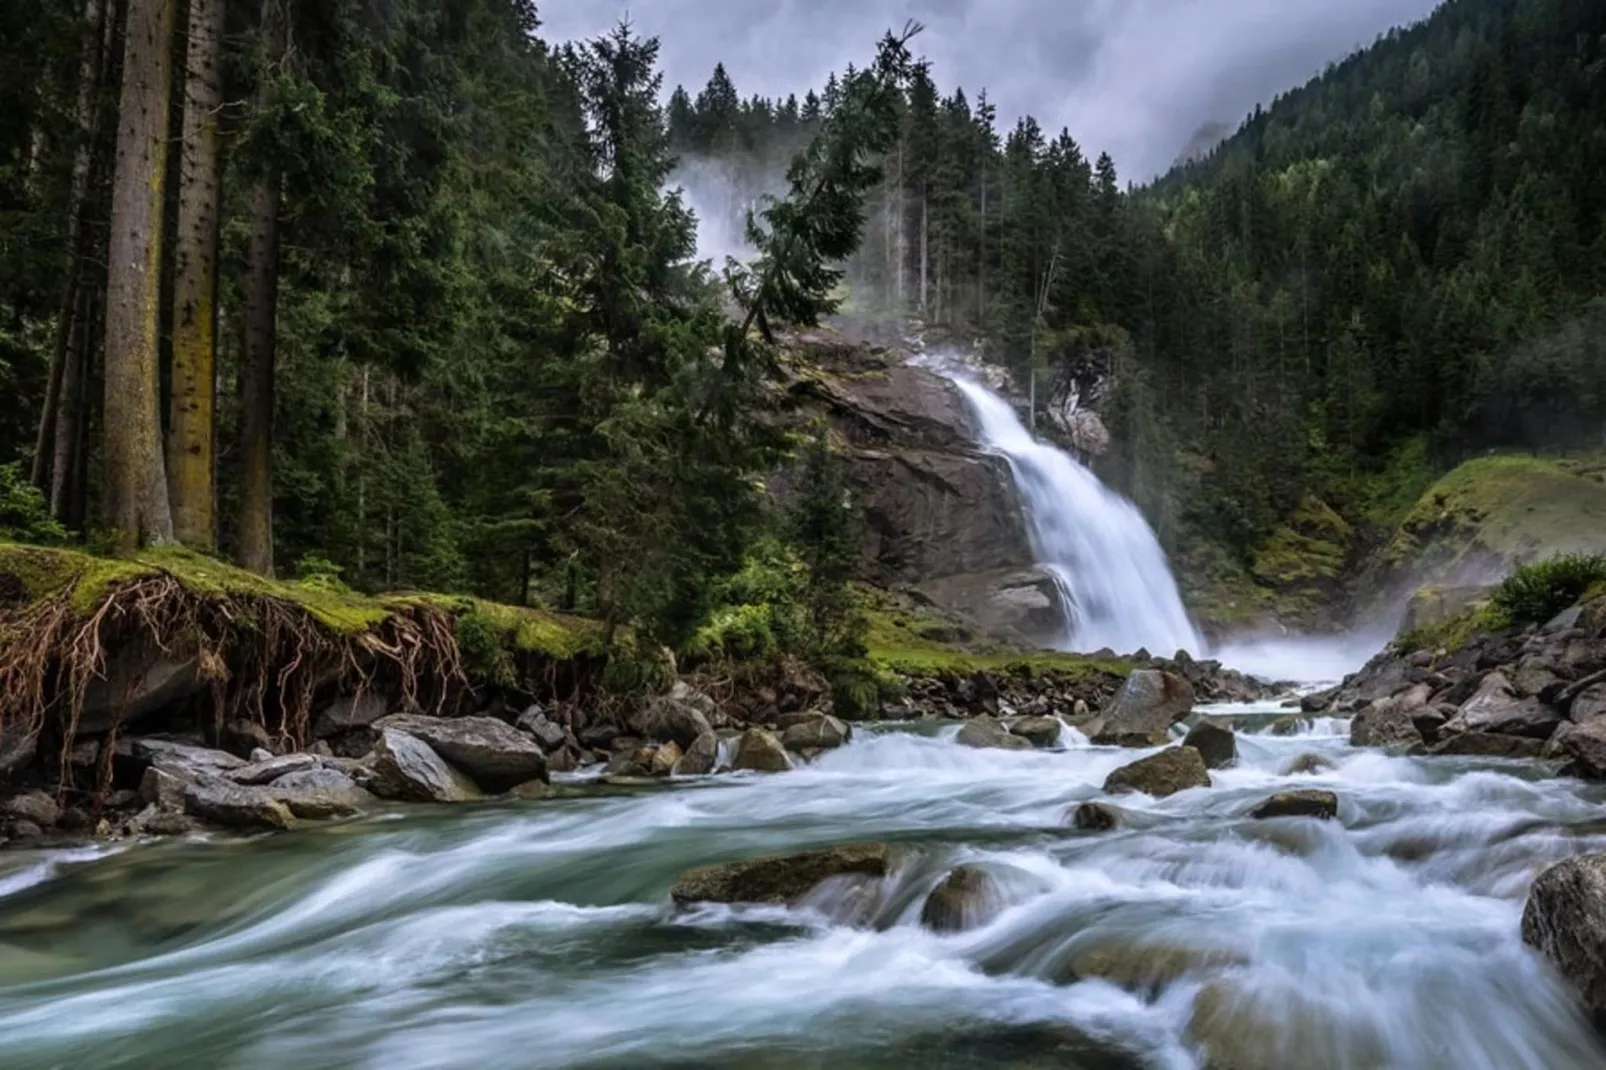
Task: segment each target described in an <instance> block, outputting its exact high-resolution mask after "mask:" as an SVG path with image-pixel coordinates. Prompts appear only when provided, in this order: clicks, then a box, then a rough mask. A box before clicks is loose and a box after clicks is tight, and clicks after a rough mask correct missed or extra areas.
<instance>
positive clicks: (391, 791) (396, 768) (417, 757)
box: [371, 726, 505, 803]
mask: <svg viewBox="0 0 1606 1070" xmlns="http://www.w3.org/2000/svg"><path fill="white" fill-rule="evenodd" d="M504 727H505V726H504ZM371 787H372V788H373V791H374V793H375V794H376V795H379V796H380V797H382V798H386V799H405V800H408V801H411V802H441V803H450V802H471V801H473V800H475V799H480V798H483V797H484V795H483V793H482V792H481V791H480V789H479V786H478V785H477V784H475V782H474V781H473V780H471V779H469V777H468V776H466V775H465V774H463V773H462V772H460V771H459V770H458V769H456V768H455V767H454V766H452V764H451V763H450V762H448V761H447V760H446V759H445V758H443V757H441V756H440V754H438V753H437V752H436V751H435V750H434V749H433V748H432V747H430V745H429V744H428V743H425V742H424V741H423V740H421V739H417V738H415V737H413V736H411V735H409V734H408V733H406V732H403V731H401V730H400V729H398V728H383V729H381V730H380V733H379V740H378V742H376V743H375V744H374V763H373V770H372V779H371Z"/></svg>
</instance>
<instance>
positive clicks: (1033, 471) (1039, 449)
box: [949, 375, 1204, 655]
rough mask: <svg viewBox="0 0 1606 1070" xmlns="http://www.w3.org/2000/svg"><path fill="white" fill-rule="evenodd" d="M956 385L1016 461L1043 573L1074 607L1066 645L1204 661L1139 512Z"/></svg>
mask: <svg viewBox="0 0 1606 1070" xmlns="http://www.w3.org/2000/svg"><path fill="white" fill-rule="evenodd" d="M949 378H950V379H951V380H952V381H953V382H954V384H955V385H956V386H958V387H959V389H960V390H961V391H962V392H963V393H964V395H965V399H966V400H967V401H968V402H969V403H970V407H971V410H972V411H973V412H974V413H975V415H976V423H977V425H978V429H979V432H980V437H981V440H982V443H983V444H984V445H985V446H987V447H988V448H989V449H991V450H994V451H996V452H997V453H999V454H1000V455H1001V456H1003V457H1004V458H1005V459H1007V460H1008V461H1009V466H1010V469H1011V471H1012V472H1013V473H1014V476H1015V487H1016V489H1017V490H1018V491H1019V492H1020V496H1021V505H1022V508H1023V509H1024V511H1025V514H1026V522H1027V530H1028V532H1029V534H1030V536H1031V541H1032V551H1033V553H1034V555H1035V556H1036V558H1037V563H1038V566H1039V567H1040V568H1042V569H1043V570H1044V571H1046V572H1048V573H1049V574H1050V575H1052V576H1053V577H1054V579H1055V581H1056V582H1057V583H1058V584H1059V586H1060V590H1061V592H1062V594H1063V595H1064V598H1065V602H1066V607H1067V612H1068V613H1069V616H1070V619H1069V622H1068V626H1067V629H1066V634H1065V636H1064V638H1063V642H1062V643H1061V645H1062V646H1063V647H1064V648H1065V649H1066V650H1076V651H1083V652H1086V651H1093V650H1100V649H1103V648H1105V647H1109V648H1110V649H1112V650H1116V651H1119V652H1121V653H1131V652H1132V651H1135V650H1137V649H1139V648H1140V647H1141V648H1143V649H1147V650H1149V651H1150V652H1152V653H1155V654H1162V655H1168V654H1172V653H1175V652H1176V651H1178V650H1186V651H1187V652H1188V653H1190V654H1200V653H1202V652H1203V650H1204V641H1203V639H1201V637H1200V635H1199V632H1198V630H1197V629H1196V628H1195V627H1194V626H1193V621H1192V620H1190V619H1189V617H1188V611H1187V610H1186V609H1185V608H1184V607H1183V605H1182V597H1181V595H1179V594H1178V593H1177V582H1176V579H1175V578H1174V577H1173V576H1172V575H1171V568H1170V566H1169V565H1168V564H1167V563H1166V557H1165V551H1164V550H1162V549H1161V548H1160V542H1159V540H1158V539H1156V538H1155V536H1154V531H1153V530H1152V529H1151V528H1150V527H1149V524H1148V521H1146V520H1144V519H1143V514H1142V513H1141V512H1139V511H1138V507H1137V506H1135V505H1133V504H1132V503H1131V502H1130V501H1128V500H1127V499H1125V498H1123V497H1122V496H1121V495H1119V494H1117V493H1116V492H1115V491H1113V490H1111V489H1110V488H1109V487H1106V486H1105V485H1104V484H1103V483H1101V482H1100V481H1099V478H1098V476H1096V475H1094V474H1093V473H1092V472H1091V471H1089V470H1088V469H1087V467H1086V466H1084V465H1082V464H1080V463H1078V462H1077V461H1076V460H1075V458H1073V457H1071V456H1070V455H1069V454H1067V453H1065V452H1064V451H1062V450H1058V449H1055V448H1054V447H1053V446H1049V445H1046V444H1044V443H1042V442H1039V441H1037V440H1036V439H1035V438H1033V437H1032V433H1031V432H1030V431H1028V430H1027V429H1026V427H1025V426H1024V425H1023V424H1022V423H1021V422H1020V418H1019V417H1018V416H1016V415H1015V410H1014V408H1012V407H1011V406H1010V404H1009V402H1007V401H1005V400H1004V399H1003V398H1001V397H999V396H998V395H997V394H995V393H993V392H992V391H990V390H988V389H987V388H986V387H984V386H982V385H980V384H979V383H976V382H974V381H973V380H970V379H967V378H965V377H964V376H962V375H950V376H949Z"/></svg>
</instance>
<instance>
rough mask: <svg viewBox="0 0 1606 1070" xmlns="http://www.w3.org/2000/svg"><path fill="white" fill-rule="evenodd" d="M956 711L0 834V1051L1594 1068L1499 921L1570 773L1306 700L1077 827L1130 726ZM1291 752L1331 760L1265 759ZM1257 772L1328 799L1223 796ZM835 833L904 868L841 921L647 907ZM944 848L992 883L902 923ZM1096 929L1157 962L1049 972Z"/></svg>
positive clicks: (74, 1064)
mask: <svg viewBox="0 0 1606 1070" xmlns="http://www.w3.org/2000/svg"><path fill="white" fill-rule="evenodd" d="M1234 712H1240V713H1241V712H1244V708H1238V709H1237V710H1235V711H1234ZM1259 712H1261V713H1270V712H1271V711H1270V709H1269V708H1263V709H1261V710H1260V711H1259ZM1251 720H1252V721H1257V720H1258V721H1260V722H1264V718H1251ZM953 731H954V729H953V728H952V727H951V726H950V727H929V726H928V727H923V728H919V729H911V728H908V727H907V726H906V727H902V728H900V727H898V726H889V727H887V728H884V729H881V730H879V731H876V732H873V733H872V732H862V733H860V735H859V736H858V738H857V739H856V740H855V741H854V742H852V743H851V744H850V745H848V746H847V747H845V748H843V749H841V750H839V751H836V752H833V753H830V754H828V755H826V756H825V757H823V758H822V759H821V760H820V761H818V762H817V763H816V764H815V765H813V766H811V767H808V768H805V769H801V770H797V771H794V772H791V773H785V774H780V775H776V776H770V777H763V776H747V775H736V776H721V777H716V778H710V779H707V780H703V781H699V782H693V783H688V784H685V785H681V786H670V787H650V788H649V787H641V788H632V787H620V786H608V785H604V784H602V783H600V782H598V781H594V780H586V779H584V778H569V779H567V780H566V782H565V787H564V792H563V793H562V797H559V798H554V799H548V800H544V801H541V802H533V803H519V804H490V805H483V806H476V807H461V808H444V807H443V808H411V809H397V810H395V811H391V812H387V813H384V814H380V815H376V816H373V817H369V818H366V819H363V820H359V821H355V822H352V823H347V824H342V825H336V826H330V827H321V828H309V829H306V830H304V831H296V832H292V833H288V834H280V835H275V836H267V837H259V838H250V839H226V838H218V839H210V840H206V839H196V840H189V841H169V842H159V843H151V844H146V845H141V846H134V847H127V848H123V849H120V850H107V851H104V852H102V851H91V850H85V851H82V852H78V853H69V854H65V855H53V856H43V855H40V856H31V857H30V856H28V855H24V854H20V853H19V854H14V855H9V856H3V857H4V863H3V865H4V866H5V867H6V868H5V869H4V870H3V871H0V1066H4V1067H7V1068H8V1070H22V1068H32V1067H40V1068H43V1067H61V1068H74V1070H76V1068H89V1067H93V1068H96V1070H113V1068H119V1067H158V1066H159V1067H165V1068H174V1067H181V1068H189V1067H207V1068H213V1067H215V1068H231V1070H246V1068H252V1070H257V1068H262V1070H266V1068H281V1067H297V1068H301V1070H315V1068H330V1070H333V1068H374V1070H415V1068H416V1070H424V1068H434V1070H438V1068H455V1067H463V1068H481V1070H487V1068H502V1067H506V1068H527V1067H587V1068H603V1067H607V1068H619V1070H624V1068H635V1067H679V1068H686V1070H690V1068H693V1067H696V1068H719V1070H737V1068H753V1067H761V1068H776V1070H824V1068H826V1067H830V1068H833V1070H835V1068H866V1070H869V1068H893V1067H922V1068H924V1067H935V1068H945V1067H952V1068H958V1067H975V1068H983V1067H986V1068H991V1067H1000V1068H1002V1067H1011V1068H1027V1067H1048V1066H1056V1067H1087V1068H1090V1070H1091V1068H1098V1070H1114V1068H1126V1067H1166V1068H1171V1067H1176V1068H1182V1067H1194V1066H1200V1065H1203V1063H1202V1060H1201V1057H1200V1055H1199V1052H1198V1050H1197V1048H1196V1046H1195V1042H1196V1041H1198V1040H1209V1039H1210V1038H1211V1037H1212V1036H1213V1037H1215V1040H1214V1043H1216V1044H1217V1045H1218V1047H1217V1048H1216V1049H1215V1050H1216V1053H1217V1058H1216V1060H1215V1061H1214V1062H1213V1063H1212V1065H1215V1066H1221V1067H1229V1066H1230V1067H1233V1068H1235V1070H1236V1068H1239V1067H1242V1068H1246V1070H1247V1068H1249V1067H1260V1066H1266V1067H1300V1068H1315V1070H1321V1068H1335V1070H1336V1068H1341V1067H1342V1068H1360V1067H1443V1068H1457V1070H1476V1068H1488V1070H1518V1068H1527V1067H1532V1068H1536V1070H1537V1068H1544V1070H1564V1068H1569V1067H1596V1066H1603V1065H1606V1056H1603V1053H1602V1051H1601V1050H1600V1048H1598V1047H1597V1045H1596V1042H1595V1040H1594V1039H1592V1034H1591V1032H1590V1031H1589V1029H1588V1028H1587V1027H1586V1026H1585V1024H1584V1023H1583V1022H1582V1021H1581V1020H1580V1019H1579V1017H1578V1016H1577V1014H1576V1013H1575V1012H1574V1011H1573V1009H1572V1007H1571V1005H1570V1003H1569V1001H1568V999H1567V997H1566V996H1565V995H1564V994H1563V992H1562V991H1561V990H1560V989H1559V988H1558V986H1557V985H1556V984H1555V983H1554V982H1553V981H1552V980H1551V979H1550V978H1549V977H1548V976H1547V974H1546V972H1545V970H1544V968H1543V967H1542V966H1541V964H1540V962H1539V961H1538V960H1537V959H1536V958H1535V957H1534V956H1533V955H1531V954H1529V953H1528V952H1527V951H1526V950H1525V949H1524V948H1523V947H1522V945H1521V943H1520V941H1519V939H1518V919H1519V916H1520V913H1521V909H1522V902H1523V896H1524V893H1525V890H1526V888H1527V885H1528V884H1529V882H1530V880H1531V879H1532V877H1533V875H1534V873H1535V871H1536V869H1537V868H1538V867H1540V866H1542V865H1543V864H1545V863H1547V862H1549V861H1552V860H1555V859H1559V858H1562V857H1564V856H1566V855H1569V854H1573V853H1576V852H1579V851H1584V850H1599V849H1602V848H1606V824H1603V822H1602V821H1601V818H1600V814H1601V808H1600V807H1601V803H1602V801H1603V792H1602V790H1601V789H1600V788H1597V787H1591V786H1587V785H1585V784H1583V783H1581V782H1577V781H1571V780H1562V779H1548V778H1546V777H1544V776H1542V775H1541V774H1540V772H1539V771H1538V770H1537V769H1536V768H1534V767H1525V766H1520V765H1503V764H1501V763H1498V762H1488V761H1482V762H1479V761H1471V760H1459V759H1434V760H1417V759H1409V758H1400V757H1390V756H1387V755H1385V754H1383V753H1380V752H1372V751H1361V750H1355V749H1351V748H1350V747H1349V745H1348V743H1347V742H1346V741H1345V725H1344V723H1343V722H1342V721H1331V720H1319V721H1316V722H1314V723H1313V724H1311V725H1310V726H1309V727H1308V728H1307V729H1306V731H1305V732H1304V734H1302V735H1299V736H1294V737H1277V736H1272V735H1267V734H1257V733H1256V732H1255V731H1253V730H1249V731H1246V732H1243V733H1241V734H1240V737H1239V749H1240V761H1239V764H1238V766H1237V767H1236V768H1233V769H1229V770H1226V771H1222V772H1218V773H1216V774H1215V779H1216V786H1215V787H1213V788H1211V789H1208V790H1206V789H1198V790H1193V791H1188V792H1184V793H1181V794H1178V795H1174V796H1172V797H1170V798H1167V799H1163V800H1158V801H1156V800H1151V799H1148V798H1147V797H1139V796H1128V797H1125V798H1123V799H1121V800H1119V803H1120V805H1122V806H1123V808H1124V809H1125V810H1126V812H1127V815H1128V825H1127V827H1125V828H1123V829H1119V830H1116V831H1110V832H1097V833H1086V832H1078V831H1073V830H1072V829H1070V828H1069V827H1068V825H1067V824H1066V821H1065V814H1066V811H1067V808H1068V807H1071V806H1073V805H1074V804H1076V803H1078V802H1079V801H1081V800H1087V799H1093V798H1098V797H1100V796H1101V792H1100V784H1101V783H1102V781H1103V779H1104V777H1105V776H1106V774H1108V773H1109V771H1110V770H1112V769H1114V768H1116V767H1117V766H1118V765H1121V764H1123V763H1125V762H1128V761H1131V760H1133V759H1134V758H1135V757H1137V756H1138V752H1132V751H1120V750H1114V749H1107V748H1094V747H1091V746H1088V745H1086V744H1085V742H1083V741H1082V740H1080V739H1079V738H1078V737H1077V736H1076V735H1075V734H1074V733H1071V732H1069V731H1068V732H1067V734H1066V738H1065V739H1064V740H1063V741H1062V742H1063V743H1064V744H1067V746H1065V747H1064V748H1063V749H1060V750H1053V751H1037V752H1025V753H1022V752H1016V751H982V750H972V749H968V748H965V747H961V746H959V745H958V744H956V743H954V742H953V741H952V734H953ZM1306 754H1316V755H1320V756H1323V757H1325V758H1326V759H1328V760H1329V761H1330V762H1332V763H1333V766H1332V768H1330V769H1327V770H1325V771H1323V772H1320V773H1318V774H1316V775H1299V776H1287V775H1285V774H1284V770H1286V769H1287V768H1288V766H1289V765H1290V764H1291V763H1292V762H1293V761H1294V760H1295V759H1296V758H1299V757H1300V756H1302V755H1306ZM560 779H562V778H560ZM1290 786H1298V787H1323V788H1329V789H1331V790H1333V791H1336V792H1337V793H1338V794H1339V796H1340V799H1341V811H1340V819H1339V820H1338V821H1336V822H1319V821H1315V820H1310V819H1283V820H1274V821H1261V822H1255V821H1250V820H1247V819H1246V818H1244V817H1243V816H1242V815H1243V814H1244V812H1245V811H1246V810H1248V809H1249V808H1250V807H1251V806H1252V805H1254V804H1255V803H1256V802H1257V801H1259V800H1260V799H1262V798H1264V797H1265V796H1266V795H1267V794H1268V793H1270V792H1272V791H1274V790H1277V789H1279V788H1285V787H1290ZM862 839H880V840H888V841H892V842H894V843H896V844H898V845H899V846H900V847H901V848H902V850H903V852H904V858H905V859H906V861H905V862H904V864H903V865H902V867H901V869H900V870H899V871H898V872H896V873H895V874H894V876H893V877H892V878H890V879H889V882H888V885H889V886H888V887H887V888H886V889H884V891H883V893H882V895H881V898H880V899H879V900H877V901H876V902H874V903H872V904H870V905H869V906H868V907H865V906H864V904H862V903H861V904H860V909H861V913H862V912H863V911H864V910H868V913H867V914H864V916H862V917H861V918H860V919H859V921H860V924H857V925H853V924H846V923H844V921H843V917H842V915H843V911H844V910H845V906H844V904H843V903H841V902H836V901H833V900H832V899H831V898H830V897H822V898H820V899H819V900H818V901H817V902H815V903H813V904H811V905H809V906H807V907H803V908H799V909H797V910H787V909H783V908H779V907H769V908H727V907H706V908H702V909H698V910H695V911H690V912H676V911H675V910H674V909H673V908H672V907H671V906H670V902H669V899H668V895H667V893H668V889H669V887H670V885H671V883H672V882H673V880H674V878H675V875H676V874H677V873H678V872H679V871H681V870H683V869H685V868H687V867H690V866H694V865H698V864H702V863H707V862H713V861H719V860H725V859H731V858H736V857H741V856H746V855H751V854H757V853H764V852H778V851H789V850H793V849H798V848H806V847H811V846H817V845H827V844H835V843H841V842H845V841H851V840H862ZM961 861H965V862H973V863H977V864H979V865H981V866H983V867H985V868H986V869H987V870H988V871H989V872H990V873H992V874H993V875H994V877H995V879H996V882H997V884H998V886H999V888H1000V889H1001V890H1002V892H1003V900H1004V901H1003V903H1002V904H1001V912H1000V913H998V914H997V916H996V917H994V918H993V919H992V920H991V921H990V922H989V923H988V924H986V925H985V926H984V927H983V928H980V929H978V930H975V931H971V932H967V933H960V934H953V935H937V934H934V933H931V932H928V931H926V930H924V929H922V928H921V927H920V926H919V924H918V917H919V912H920V906H921V900H922V897H923V895H924V893H925V892H926V891H927V890H928V889H929V888H930V887H931V886H932V885H933V884H935V883H936V882H937V881H938V880H939V879H940V878H941V876H942V875H943V873H944V872H945V871H946V870H947V869H948V868H949V867H950V866H951V865H953V864H955V863H957V862H961ZM1090 955H1092V956H1093V957H1092V958H1090V957H1089V956H1090ZM1099 955H1102V956H1103V957H1104V960H1105V961H1106V962H1110V961H1113V962H1116V963H1122V962H1125V963H1136V964H1138V965H1137V967H1134V968H1138V969H1139V972H1141V968H1142V965H1143V964H1144V963H1151V964H1152V963H1162V964H1163V963H1166V962H1172V963H1179V964H1180V965H1178V966H1176V967H1175V968H1161V970H1160V973H1161V974H1164V975H1165V976H1164V977H1162V979H1161V980H1160V981H1159V982H1158V983H1154V984H1149V985H1147V986H1139V987H1136V988H1133V989H1130V990H1129V989H1124V988H1120V987H1116V986H1115V985H1113V984H1111V983H1109V982H1107V981H1104V980H1078V979H1077V976H1078V973H1079V972H1080V973H1082V974H1085V973H1086V972H1088V971H1087V970H1086V969H1085V968H1084V967H1085V966H1086V964H1087V963H1089V962H1092V961H1096V960H1097V958H1098V956H1099ZM1189 967H1191V969H1190V968H1189ZM1105 975H1108V971H1107V970H1106V973H1105ZM1190 1022H1194V1023H1195V1025H1194V1026H1193V1027H1190ZM1223 1045H1224V1046H1225V1047H1223ZM1228 1049H1231V1050H1230V1051H1229V1050H1228Z"/></svg>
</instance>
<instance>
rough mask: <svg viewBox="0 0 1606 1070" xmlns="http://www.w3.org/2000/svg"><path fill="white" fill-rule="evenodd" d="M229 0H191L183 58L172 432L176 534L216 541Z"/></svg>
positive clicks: (197, 542)
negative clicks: (216, 367) (222, 131)
mask: <svg viewBox="0 0 1606 1070" xmlns="http://www.w3.org/2000/svg"><path fill="white" fill-rule="evenodd" d="M222 50H223V0H190V25H189V48H188V50H187V51H186V53H185V64H184V148H183V158H182V160H181V163H180V172H179V190H178V242H177V248H176V249H175V250H174V269H173V397H172V410H171V419H170V420H169V424H170V426H169V429H168V439H167V476H168V492H169V494H170V496H171V497H172V504H173V534H174V535H175V536H177V538H178V540H179V541H180V542H183V543H186V544H188V545H191V546H201V547H210V546H211V545H212V544H213V543H214V542H215V541H216V528H217V525H216V521H215V518H214V517H213V513H212V508H213V498H214V494H213V487H214V483H215V477H216V462H215V460H214V458H213V449H212V444H213V434H214V431H213V410H214V394H213V385H212V379H213V364H214V358H215V355H216V352H217V345H216V338H217V334H216V332H217V315H216V312H217V308H216V298H217V242H218V203H219V187H220V184H221V176H220V161H221V145H220V140H219V136H218V112H219V111H220V110H221V108H222V107H223V72H222V64H221V57H222Z"/></svg>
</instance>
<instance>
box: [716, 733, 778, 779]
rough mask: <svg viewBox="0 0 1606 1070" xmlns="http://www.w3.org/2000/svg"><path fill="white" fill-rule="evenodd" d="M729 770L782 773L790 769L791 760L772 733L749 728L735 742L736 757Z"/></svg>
mask: <svg viewBox="0 0 1606 1070" xmlns="http://www.w3.org/2000/svg"><path fill="white" fill-rule="evenodd" d="M731 768H732V769H745V770H749V771H751V772H755V773H784V772H786V771H787V770H788V769H791V768H792V759H791V757H790V756H789V755H788V754H787V753H786V748H785V747H783V746H781V741H780V740H779V739H776V738H775V734H774V733H773V732H769V731H766V730H765V729H762V728H749V729H748V730H747V731H745V732H743V733H742V737H741V739H739V740H737V742H736V757H735V758H734V759H733V760H732V761H731Z"/></svg>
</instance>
